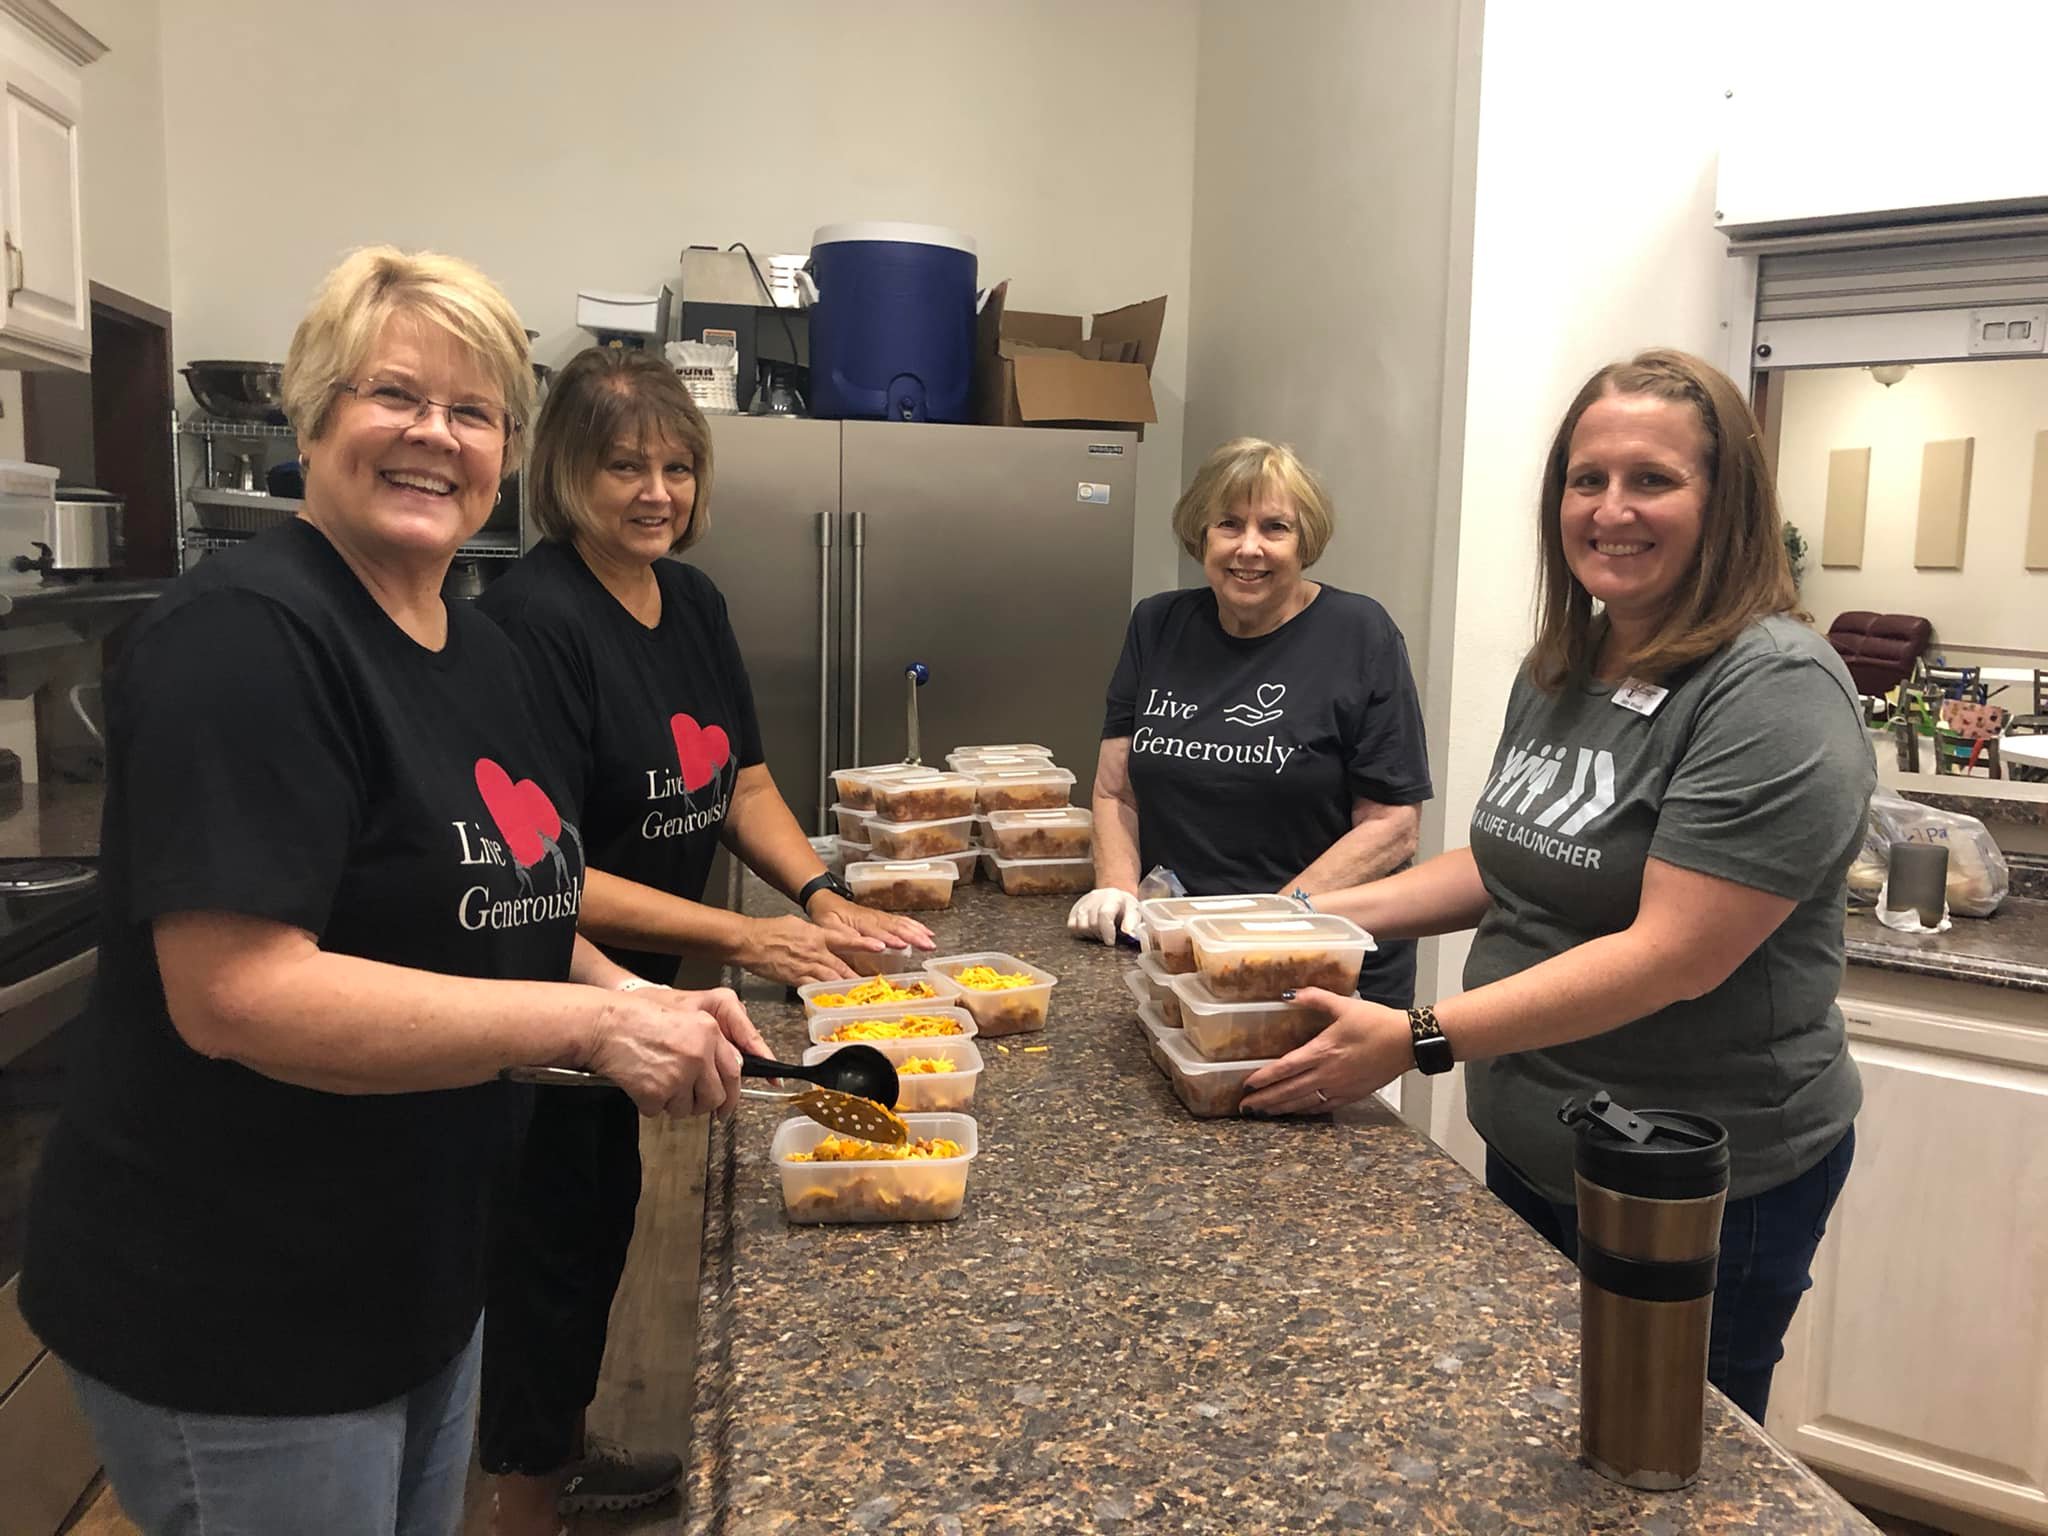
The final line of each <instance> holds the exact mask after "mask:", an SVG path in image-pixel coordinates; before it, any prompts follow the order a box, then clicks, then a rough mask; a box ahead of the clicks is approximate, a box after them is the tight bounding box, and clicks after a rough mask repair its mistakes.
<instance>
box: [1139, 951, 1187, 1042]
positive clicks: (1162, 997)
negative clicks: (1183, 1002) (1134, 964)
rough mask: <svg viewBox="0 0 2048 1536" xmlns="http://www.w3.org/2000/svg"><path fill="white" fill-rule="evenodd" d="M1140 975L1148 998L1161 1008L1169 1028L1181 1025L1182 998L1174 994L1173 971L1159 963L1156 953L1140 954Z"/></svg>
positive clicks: (1161, 1016)
mask: <svg viewBox="0 0 2048 1536" xmlns="http://www.w3.org/2000/svg"><path fill="white" fill-rule="evenodd" d="M1138 975H1139V976H1140V977H1141V978H1142V979H1143V980H1144V983H1145V992H1146V1000H1147V1001H1149V1002H1150V1003H1151V1004H1152V1005H1153V1006H1154V1007H1156V1008H1157V1009H1158V1010H1159V1016H1160V1018H1161V1020H1162V1021H1163V1022H1164V1023H1165V1025H1166V1027H1167V1028H1168V1029H1179V1028H1180V1027H1181V1016H1180V998H1179V997H1178V996H1176V995H1175V994H1174V990H1173V973H1172V972H1171V971H1169V970H1167V968H1166V967H1165V966H1163V965H1161V964H1160V963H1159V956H1158V955H1157V954H1156V953H1155V954H1149V955H1144V954H1141V955H1139V956H1138Z"/></svg>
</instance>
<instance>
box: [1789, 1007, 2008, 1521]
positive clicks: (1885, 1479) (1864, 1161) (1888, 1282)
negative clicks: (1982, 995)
mask: <svg viewBox="0 0 2048 1536" xmlns="http://www.w3.org/2000/svg"><path fill="white" fill-rule="evenodd" d="M1965 990H1967V991H1977V990H1980V989H1974V988H1972V989H1965ZM2004 1001H2005V1002H2006V1003H2007V1005H2008V1006H2009V1004H2010V1000H2009V999H2007V1000H2004ZM2029 1001H2032V1002H2038V1001H2039V999H2038V998H2037V997H2036V998H2031V999H2029ZM1842 1009H1843V1013H1844V1015H1845V1017H1847V1019H1848V1021H1849V1028H1850V1051H1851V1054H1852V1055H1853V1056H1854V1057H1855V1059H1856V1064H1857V1067H1858V1069H1859V1070H1860V1071H1861V1073H1862V1076H1863V1093H1864V1103H1863V1112H1862V1114H1861V1115H1860V1116H1858V1118H1857V1121H1856V1161H1855V1165H1854V1167H1853V1168H1852V1169H1851V1171H1850V1174H1849V1180H1848V1183H1847V1184H1846V1185H1845V1186H1844V1188H1843V1191H1842V1196H1841V1199H1840V1201H1839V1202H1838V1204H1837V1205H1836V1208H1835V1212H1834V1215H1833V1217H1832V1218H1831V1220H1830V1222H1829V1225H1828V1234H1827V1238H1826V1240H1825V1241H1824V1242H1823V1243H1822V1244H1821V1248H1820V1253H1819V1255H1818V1256H1817V1258H1816V1261H1815V1265H1814V1289H1813V1291H1812V1292H1811V1293H1810V1294H1809V1295H1808V1296H1807V1298H1806V1300H1805V1303H1804V1304H1803V1305H1802V1306H1801V1308H1800V1311H1799V1315H1798V1317H1797V1318H1796V1319H1795V1320H1794V1322H1793V1325H1792V1331H1791V1333H1790V1335H1789V1336H1788V1337H1787V1339H1786V1356H1785V1362H1784V1364H1783V1365H1782V1366H1780V1367H1779V1370H1778V1375H1777V1379H1776V1383H1775V1385H1774V1387H1773V1391H1772V1402H1771V1413H1770V1427H1771V1429H1772V1431H1773V1432H1774V1433H1775V1434H1776V1435H1777V1436H1778V1437H1779V1438H1780V1439H1781V1440H1783V1441H1784V1442H1785V1444H1787V1445H1788V1446H1790V1447H1791V1448H1792V1449H1793V1450H1794V1451H1796V1452H1797V1453H1798V1454H1799V1455H1800V1456H1802V1457H1804V1458H1805V1459H1806V1460H1808V1461H1810V1462H1813V1463H1815V1464H1816V1465H1819V1466H1823V1467H1828V1468H1833V1469H1837V1470H1840V1471H1843V1472H1847V1473H1850V1474H1852V1475H1854V1476H1857V1477H1861V1478H1866V1479H1869V1480H1871V1481H1874V1482H1877V1483H1882V1484H1888V1485H1890V1486H1892V1487H1895V1488H1901V1489H1904V1490H1907V1491H1908V1492H1911V1493H1915V1494H1918V1495H1920V1496H1921V1497H1923V1498H1927V1499H1932V1500H1934V1501H1936V1502H1938V1503H1940V1504H1943V1505H1946V1506H1949V1507H1951V1508H1954V1509H1959V1510H1968V1511H1972V1512H1975V1513H1978V1514H1982V1515H1986V1516H1990V1517H1992V1518H1994V1519H1997V1520H2003V1521H2007V1522H2010V1523H2012V1524H2014V1525H2017V1526H2020V1527H2021V1528H2023V1529H2026V1530H2033V1531H2048V1069H2044V1059H2043V1049H2042V1047H2043V1045H2044V1043H2048V1030H2044V1029H2041V1028H2038V1027H2036V1028H2032V1029H2029V1028H2027V1027H2026V1026H2025V1025H2024V1024H2021V1023H2019V1022H2018V1021H2016V1020H2015V1021H2009V1022H2008V1021H1999V1020H1991V1019H1985V1018H1980V1017H1962V1016H1957V1017H1944V1016H1943V1015H1941V1014H1936V1013H1932V1012H1930V1011H1928V1010H1927V1009H1926V1008H1925V1006H1924V1005H1915V1006H1911V1007H1902V1006H1898V1005H1896V1004H1887V1003H1883V1002H1871V1001H1864V1000H1858V999H1855V998H1852V997H1848V996H1845V997H1844V998H1843V999H1842Z"/></svg>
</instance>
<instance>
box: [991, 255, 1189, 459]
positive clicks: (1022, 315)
mask: <svg viewBox="0 0 2048 1536" xmlns="http://www.w3.org/2000/svg"><path fill="white" fill-rule="evenodd" d="M1009 288H1010V285H1009V283H1007V282H1002V283H998V284H997V285H996V286H995V287H994V288H993V289H992V290H990V292H989V296H988V301H987V302H986V303H985V304H983V305H982V308H981V315H980V318H979V320H978V321H977V322H976V326H975V344H974V353H975V356H974V419H975V420H976V421H978V422H980V423H981V424H982V425H984V426H991V427H1074V426H1094V427H1122V428H1127V429H1134V430H1138V431H1142V430H1143V428H1144V424H1145V423H1146V422H1148V421H1157V420H1158V419H1159V412H1158V410H1157V409H1156V408H1155V407H1154V406H1153V404H1152V363H1153V360H1154V359H1155V358H1157V357H1158V355H1159V332H1160V328H1161V327H1162V326H1163V325H1164V324H1165V321H1166V296H1165V295H1164V294H1162V295H1160V296H1159V297H1158V298H1156V299H1147V300H1146V301H1145V302H1144V303H1142V304H1127V305H1125V306H1124V307H1123V308H1122V309H1113V310H1111V311H1109V313H1107V314H1102V315H1096V316H1095V317H1094V320H1093V324H1092V325H1091V326H1089V327H1088V328H1087V330H1086V331H1085V333H1084V330H1083V323H1082V319H1081V317H1080V316H1079V315H1050V314H1039V313H1034V312H1033V311H1031V310H1023V309H1011V308H1009V307H1008V306H1007V304H1006V302H1005V301H1006V300H1007V299H1008V298H1009Z"/></svg>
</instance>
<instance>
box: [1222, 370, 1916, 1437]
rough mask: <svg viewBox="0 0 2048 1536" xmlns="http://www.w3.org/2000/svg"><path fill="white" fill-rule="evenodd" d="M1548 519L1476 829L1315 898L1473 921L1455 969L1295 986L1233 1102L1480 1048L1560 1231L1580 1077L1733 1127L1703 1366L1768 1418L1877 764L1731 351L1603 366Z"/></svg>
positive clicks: (1301, 1096)
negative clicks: (1563, 1107) (1417, 1001)
mask: <svg viewBox="0 0 2048 1536" xmlns="http://www.w3.org/2000/svg"><path fill="white" fill-rule="evenodd" d="M1541 536H1542V548H1543V588H1542V599H1541V605H1540V609H1539V616H1538V628H1537V638H1536V644H1535V646H1534V647H1533V648H1532V649H1531V651H1530V653H1529V656H1528V660H1527V663H1526V664H1525V666H1524V668H1523V670H1522V673H1521V675H1520V676H1519V677H1518V678H1517V679H1516V681H1515V685H1514V689H1513V692H1512V694H1511V696H1510V699H1509V703H1508V711H1507V719H1506V723H1505V726H1504V728H1503V730H1502V733H1501V740H1500V745H1499V747H1498V748H1497V749H1496V751H1495V757H1494V768H1493V774H1492V777H1491V779H1490V780H1489V782H1488V784H1487V786H1486V788H1485V790H1484V791H1483V792H1482V794H1481V795H1480V799H1479V804H1478V806H1477V808H1476V809H1475V811H1474V813H1473V816H1472V824H1471V842H1470V846H1468V847H1464V848H1459V849H1456V850H1454V851H1452V852H1449V853H1445V854H1442V855H1441V856H1439V857H1437V858H1435V859H1431V860H1430V861H1429V862H1427V863H1425V864H1422V865H1420V866H1419V867H1417V868H1415V869H1413V870H1410V871H1407V872H1405V873H1402V874H1399V875H1394V876H1391V877H1389V878H1388V879H1385V880H1382V881H1379V882H1376V883H1374V884H1371V885H1364V886H1359V887H1356V888H1354V889H1352V890H1349V891H1345V892H1340V893H1338V894H1335V895H1332V896H1327V897H1319V898H1317V900H1316V905H1317V906H1318V907H1319V908H1322V909H1326V910H1329V911H1334V912H1340V913H1343V914H1344V915H1345V916H1347V917H1351V918H1353V919H1355V920H1356V921H1358V922H1359V923H1361V924H1363V925H1364V926H1365V927H1366V928H1368V929H1370V930H1371V931H1372V932H1373V933H1374V934H1376V935H1378V934H1387V935H1394V936H1402V937H1419V936H1422V935H1425V934H1433V933H1449V932H1452V931H1454V930H1457V929H1462V928H1476V930H1477V932H1476V933H1475V935H1474V937H1473V941H1472V949H1471V954H1470V957H1469V958H1468V960H1467V961H1466V966H1465V987H1466V990H1465V991H1464V992H1462V993H1460V994H1458V995H1457V996H1455V997H1451V998H1448V999H1446V1000H1445V1001H1444V1002H1443V1003H1442V1004H1441V1005H1440V1006H1439V1007H1437V1008H1435V1009H1429V1008H1414V1009H1410V1010H1408V1012H1407V1013H1405V1014H1404V1013H1401V1012H1398V1011H1396V1010H1394V1009H1390V1008H1381V1007H1376V1006H1374V1005H1373V1004H1371V1003H1366V1002H1360V1001H1349V1000H1344V999H1339V998H1336V997H1333V996H1331V995H1329V994H1327V993H1319V992H1304V993H1302V994H1301V997H1302V1000H1303V1001H1306V1002H1309V1003H1311V1004H1313V1005H1315V1006H1316V1007H1318V1008H1321V1009H1324V1010H1325V1011H1327V1012H1328V1013H1329V1014H1330V1016H1331V1020H1332V1022H1331V1024H1330V1026H1329V1028H1327V1029H1326V1030H1324V1031H1323V1033H1322V1034H1321V1035H1319V1036H1317V1037H1316V1039H1314V1040H1312V1041H1311V1042H1309V1044H1307V1045H1305V1046H1303V1047H1302V1048H1301V1049H1300V1050H1298V1051H1295V1052H1293V1053H1292V1054H1291V1055H1288V1056H1285V1057H1282V1058H1281V1059H1280V1060H1279V1061H1277V1062H1275V1063H1273V1064H1272V1065H1271V1066H1269V1067H1266V1068H1263V1069H1262V1070H1260V1071H1259V1072H1256V1073H1254V1074H1253V1075H1252V1076H1251V1078H1250V1079H1249V1080H1248V1081H1247V1087H1248V1088H1250V1089H1252V1090H1253V1092H1252V1093H1250V1094H1249V1095H1248V1096H1247V1098H1246V1100H1245V1107H1246V1108H1247V1109H1251V1110H1256V1111H1262V1112H1274V1113H1279V1112H1290V1111H1303V1110H1317V1109H1320V1108H1322V1107H1324V1106H1326V1105H1329V1104H1334V1103H1341V1102H1344V1101H1347V1100H1352V1099H1358V1098H1362V1097H1364V1096H1365V1095H1366V1094H1369V1093H1371V1092H1372V1091H1373V1090H1375V1089H1377V1088H1379V1087H1380V1086H1381V1085H1383V1084H1384V1083H1386V1082H1388V1081H1390V1080H1391V1079H1393V1078H1395V1077H1398V1076H1399V1075H1400V1074H1401V1073H1402V1072H1404V1071H1406V1070H1407V1069H1409V1068H1410V1067H1417V1068H1420V1069H1421V1070H1422V1071H1424V1072H1440V1071H1444V1070H1446V1069H1447V1068H1448V1067H1449V1066H1450V1065H1451V1064H1452V1063H1454V1062H1460V1061H1463V1062H1470V1063H1472V1067H1471V1070H1470V1071H1469V1072H1468V1073H1467V1074H1466V1089H1467V1093H1468V1095H1469V1106H1470V1112H1471V1117H1472V1123H1473V1125H1474V1126H1475V1127H1476V1128H1477V1129H1478V1131H1479V1134H1480V1135H1481V1136H1482V1137H1483V1138H1484V1139H1485V1141H1486V1145H1487V1158H1486V1181H1487V1185H1488V1187H1489V1188H1490V1189H1492V1190H1493V1191H1494V1192H1495V1193H1496V1194H1498V1195H1499V1196H1500V1197H1501V1198H1502V1199H1503V1200H1504V1201H1506V1202H1507V1203H1508V1204H1509V1205H1510V1206H1512V1207H1513V1208H1514V1209H1515V1211H1516V1212H1517V1213H1518V1214H1520V1215H1521V1216H1522V1217H1524V1219H1526V1220H1528V1221H1529V1222H1530V1224H1531V1225H1533V1226H1534V1227H1536V1229H1537V1230H1538V1231H1539V1232H1541V1233H1542V1234H1543V1235H1544V1236H1545V1237H1547V1238H1548V1239H1549V1240H1550V1241H1551V1242H1552V1243H1554V1244H1555V1245H1557V1246H1558V1247H1560V1248H1562V1249H1564V1250H1565V1251H1566V1252H1567V1253H1571V1252H1573V1250H1574V1248H1575V1245H1576V1240H1577V1229H1576V1220H1575V1216H1574V1212H1573V1207H1572V1200H1573V1182H1572V1150H1573V1142H1572V1133H1571V1132H1570V1131H1569V1130H1567V1129H1566V1128H1565V1127H1564V1126H1562V1125H1560V1124H1559V1123H1558V1119H1557V1111H1558V1107H1559V1105H1560V1104H1562V1102H1563V1101H1564V1100H1565V1099H1566V1098H1567V1097H1571V1096H1575V1095H1576V1096H1579V1097H1584V1096H1586V1095H1588V1094H1590V1093H1592V1092H1594V1091H1597V1090H1599V1089H1607V1090H1609V1091H1610V1092H1612V1093H1613V1095H1614V1097H1615V1099H1616V1100H1617V1101H1618V1102H1620V1103H1622V1104H1626V1105H1629V1106H1630V1107H1638V1106H1643V1105H1655V1106H1656V1107H1659V1108H1675V1109H1684V1110H1693V1111H1696V1112H1698V1113H1701V1114H1705V1115H1710V1116H1712V1117H1713V1118H1714V1119H1716V1120H1719V1121H1720V1122H1721V1123H1722V1124H1723V1125H1725V1126H1726V1127H1727V1129H1728V1136H1729V1152H1730V1161H1731V1182H1730V1187H1729V1191H1728V1202H1727V1207H1726V1214H1725V1217H1724V1220H1723V1224H1722V1240H1721V1256H1720V1269H1719V1275H1718V1281H1717V1285H1716V1289H1715V1294H1714V1311H1713V1335H1712V1341H1711V1347H1710V1351H1709V1359H1708V1374H1709V1377H1710V1378H1711V1379H1712V1380H1713V1381H1714V1383H1715V1384H1716V1385H1717V1386H1719V1387H1720V1388H1721V1389H1722V1390H1723V1391H1725V1392H1726V1393H1727V1394H1728V1395H1729V1396H1730V1397H1731V1398H1733V1399H1734V1400H1735V1402H1736V1403H1737V1404H1739V1405H1740V1406H1741V1407H1742V1408H1743V1409H1745V1410H1746V1411H1747V1412H1748V1413H1750V1415H1751V1416H1752V1417H1754V1418H1757V1419H1759V1420H1760V1419H1762V1417H1763V1415H1764V1408H1765V1404H1766V1402H1767V1400H1768V1398H1769V1394H1770V1381H1771V1372H1772V1369H1773V1368H1774V1367H1775V1365H1776V1364H1777V1361H1778V1359H1779V1357H1780V1355H1781V1354H1782V1348H1781V1344H1782V1341H1783V1338H1784V1334H1785V1329H1786V1327H1787V1325H1789V1324H1790V1322H1791V1320H1792V1313H1793V1311H1794V1309H1795V1308H1796V1307H1797V1305H1798V1302H1799V1297H1800V1295H1801V1294H1802V1293H1803V1292H1804V1291H1805V1290H1806V1289H1807V1287H1808V1286H1809V1285H1810V1284H1811V1281H1810V1278H1809V1275H1808V1267H1809V1265H1810V1263H1811V1261H1812V1258H1813V1253H1814V1249H1815V1248H1816V1246H1818V1244H1819V1241H1820V1235H1821V1232H1822V1229H1823V1227H1824V1226H1825V1224H1826V1221H1827V1216H1828V1212H1829V1211H1830V1210H1831V1209H1832V1207H1833V1205H1834V1201H1835V1197H1836V1195H1837V1194H1838V1193H1839V1192H1840V1190H1841V1186H1842V1180H1843V1179H1844V1177H1845V1176H1846V1175H1847V1173H1848V1168H1849V1163H1850V1159H1851V1156H1852V1153H1853V1146H1854V1133H1853V1131H1852V1129H1851V1122H1852V1120H1853V1119H1854V1117H1855V1114H1856V1110H1857V1108H1858V1106H1859V1105H1860V1103H1861V1100H1862V1091H1861V1088H1860V1086H1859V1084H1858V1081H1857V1076H1856V1067H1855V1063H1854V1062H1853V1061H1852V1060H1851V1059H1850V1057H1849V1052H1848V1048H1847V1044H1846V1040H1845V1038H1844V1034H1843V1029H1842V1015H1841V1012H1840V1010H1839V1009H1838V1008H1837V1007H1836V1005H1835V994H1836V991H1837V989H1838V987H1839V984H1840V981H1841V975H1842V905H1843V899H1844V881H1845V878H1846V876H1847V873H1848V868H1849V865H1850V863H1851V862H1852V861H1853V859H1854V857H1855V854H1856V850H1857V848H1858V846H1859V845H1860V841H1861V837H1862V828H1863V816H1864V807H1865V805H1866V804H1867V803H1868V801H1869V799H1870V792H1871V790H1872V788H1873V787H1874V784H1875V780H1876V769H1875V764H1874V762H1873V759H1872V755H1871V751H1870V747H1869V744H1868V742H1867V741H1866V740H1865V738H1864V734H1863V727H1862V722H1861V719H1860V716H1859V714H1858V710H1857V698H1856V688H1855V685H1854V684H1853V683H1852V682H1851V681H1850V679H1849V676H1848V673H1847V672H1846V670H1845V669H1844V668H1843V666H1842V663H1841V661H1840V659H1839V658H1838V657H1837V656H1836V654H1835V652H1834V650H1833V648H1832V647H1830V646H1829V645H1828V644H1827V643H1826V642H1825V641H1824V640H1822V639H1821V637H1820V636H1818V635H1816V634H1815V633H1814V632H1813V631H1812V630H1811V629H1810V628H1808V627H1807V625H1806V624H1805V623H1803V622H1802V616H1801V615H1799V614H1798V613H1797V612H1796V609H1797V602H1798V600H1797V595H1796V593H1795V592H1794V589H1793V586H1792V578H1791V572H1790V569H1789V567H1788V565H1787V563H1786V559H1785V553H1784V546H1783V544H1782V542H1781V538H1780V526H1779V521H1778V509H1777V502H1776V498H1775V496H1774V495H1773V493H1772V489H1771V481H1770V473H1769V469H1768V466H1767V465H1766V464H1765V462H1764V457H1763V451H1762V448H1761V445H1760V442H1759V438H1758V428H1757V424H1756V420H1755V418H1754V417H1753V416H1752V415H1751V414H1750V410H1749V407H1748V406H1747V405H1746V404H1745V403H1744V401H1743V399H1742V396H1741V394H1740V393H1739V392H1738V391H1737V390H1736V388H1735V386H1734V385H1733V384H1732V383H1731V382H1730V381H1729V380H1728V379H1727V378H1725V377H1724V376H1723V375H1722V374H1720V373H1719V372H1717V371H1716V370H1715V369H1713V368H1711V367H1709V366H1708V365H1707V364H1706V363H1703V362H1701V361H1700V360H1699V359H1698V358H1694V357H1688V356H1686V355H1685V354H1683V353H1679V352H1669V351H1653V352H1645V353H1642V354H1641V355H1639V356H1637V357H1635V358H1633V359H1632V360H1630V361H1629V362H1627V363H1616V364H1613V365H1610V366H1609V367H1606V368H1603V369H1601V370H1600V371H1599V372H1598V373H1596V374H1594V375H1593V377H1592V378H1591V379H1589V380H1587V382H1586V385H1585V387H1584V388H1583V389H1581V390H1580V391H1579V394H1578V397H1577V398H1576V399H1575V400H1574V401H1573V402H1572V405H1571V409H1570V410H1569V411H1567V412H1566V413H1565V418H1564V421H1563V423H1562V424H1561V425H1560V426H1559V427H1558V430H1557V435H1556V438H1555V439H1554V440H1553V442H1552V444H1551V449H1550V455H1549V458H1548V460H1547V462H1546V465H1545V469H1544V476H1543V499H1542V507H1541ZM1596 605H1597V606H1596Z"/></svg>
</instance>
